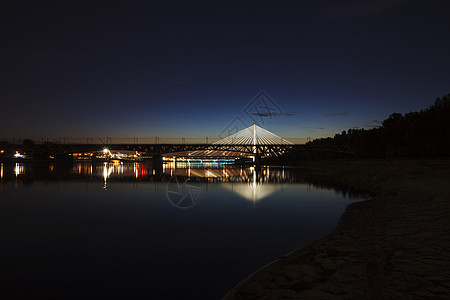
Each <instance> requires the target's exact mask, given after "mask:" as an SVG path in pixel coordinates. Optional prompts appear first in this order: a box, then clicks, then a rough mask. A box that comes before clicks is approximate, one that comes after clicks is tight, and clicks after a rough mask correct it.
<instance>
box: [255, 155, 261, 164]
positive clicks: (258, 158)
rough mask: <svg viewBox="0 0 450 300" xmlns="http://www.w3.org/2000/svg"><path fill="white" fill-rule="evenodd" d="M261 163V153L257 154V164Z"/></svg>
mask: <svg viewBox="0 0 450 300" xmlns="http://www.w3.org/2000/svg"><path fill="white" fill-rule="evenodd" d="M260 164H261V154H258V153H257V154H255V165H260Z"/></svg>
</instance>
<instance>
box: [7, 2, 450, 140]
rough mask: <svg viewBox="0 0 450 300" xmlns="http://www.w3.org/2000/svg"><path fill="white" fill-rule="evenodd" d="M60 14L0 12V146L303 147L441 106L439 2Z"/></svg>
mask: <svg viewBox="0 0 450 300" xmlns="http://www.w3.org/2000/svg"><path fill="white" fill-rule="evenodd" d="M69 2H70V3H69ZM69 2H67V1H60V2H59V4H51V5H50V4H49V5H46V4H44V2H41V1H33V2H23V1H10V3H9V4H8V5H7V6H5V5H4V4H3V5H2V9H1V13H0V14H1V18H0V22H1V29H0V32H1V43H0V57H1V58H0V64H1V65H0V66H1V83H0V84H1V88H0V99H1V116H0V118H1V119H0V128H1V131H0V138H12V137H21V138H36V139H37V138H41V137H46V138H50V139H51V138H58V137H71V138H85V137H93V138H96V137H99V136H101V137H105V136H111V137H113V138H131V139H132V138H133V137H140V138H142V139H143V138H144V137H147V138H154V137H155V136H159V137H160V139H161V140H164V139H166V140H167V141H169V140H170V139H173V140H177V141H178V140H179V139H181V137H185V138H186V142H190V141H194V140H205V137H206V136H208V137H209V140H210V141H214V140H215V139H218V137H219V136H223V135H224V132H226V131H227V130H233V128H236V126H235V124H237V127H239V126H240V128H241V127H242V126H244V125H251V123H253V122H254V121H256V122H257V123H259V124H260V125H261V126H263V127H265V128H266V129H268V130H270V131H272V132H274V133H276V134H278V135H281V136H283V137H285V138H287V139H290V140H292V141H293V142H304V140H305V138H307V137H311V138H316V137H323V136H330V135H331V136H332V135H334V134H335V133H337V132H340V131H342V130H344V129H348V128H371V127H372V126H377V125H379V121H382V120H384V119H385V118H387V117H388V116H389V115H390V114H391V113H393V112H400V113H405V112H409V111H417V110H420V109H422V108H426V107H428V106H429V105H430V104H432V102H433V101H434V99H435V98H436V97H440V96H443V95H444V94H447V93H449V92H450V71H449V70H450V23H449V15H450V13H449V12H450V10H449V8H450V5H449V4H446V2H447V1H408V0H389V1H385V0H382V1H375V0H373V1H364V0H363V1H310V2H306V1H298V2H299V3H301V4H298V3H297V4H288V3H280V2H272V4H242V3H240V4H235V5H232V4H222V5H219V4H218V3H215V2H210V3H209V4H194V3H193V2H190V1H188V2H184V4H177V3H167V4H165V5H164V4H150V2H144V1H142V2H134V3H127V2H125V1H123V2H121V3H118V2H115V3H116V4H112V3H113V2H112V1H108V2H104V3H103V4H93V3H94V2H89V3H85V4H83V3H82V2H80V1H69ZM258 95H260V96H261V95H263V96H264V95H267V96H268V97H269V98H264V99H265V100H262V101H263V102H265V103H266V104H268V105H267V106H261V103H263V102H261V99H260V98H258V97H257V96H258ZM255 97H256V98H255ZM269 106H270V110H265V109H266V108H267V107H269ZM233 122H234V123H233Z"/></svg>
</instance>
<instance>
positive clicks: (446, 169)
mask: <svg viewBox="0 0 450 300" xmlns="http://www.w3.org/2000/svg"><path fill="white" fill-rule="evenodd" d="M303 167H305V168H315V169H317V170H321V171H322V172H324V173H325V174H327V175H329V176H332V177H333V178H336V179H338V180H340V181H342V182H344V183H346V184H349V185H351V186H353V187H355V188H359V189H365V190H368V191H370V192H373V193H375V194H376V195H377V196H376V197H375V198H373V199H371V200H366V201H362V202H357V203H353V204H350V205H349V206H348V207H347V209H346V212H345V213H344V214H343V216H342V217H341V219H340V222H339V224H338V226H337V227H336V229H335V230H334V231H333V232H331V233H330V234H329V235H327V236H325V237H323V238H321V239H319V240H317V241H315V242H313V243H311V244H309V245H308V246H306V247H304V248H302V249H299V250H297V251H295V252H293V253H291V254H289V255H287V256H286V257H283V258H280V259H278V260H277V261H275V262H274V263H272V264H270V265H268V266H265V267H264V268H262V269H260V270H259V271H257V272H256V273H254V274H253V275H251V276H249V277H248V278H246V279H245V280H243V281H242V282H241V283H240V284H239V285H237V286H236V287H234V288H233V289H232V290H231V291H230V292H229V293H228V294H227V295H226V296H225V298H224V299H227V300H229V299H449V298H450V221H449V220H450V187H449V186H450V185H449V183H450V161H425V160H421V161H384V160H380V161H320V162H305V163H304V164H303Z"/></svg>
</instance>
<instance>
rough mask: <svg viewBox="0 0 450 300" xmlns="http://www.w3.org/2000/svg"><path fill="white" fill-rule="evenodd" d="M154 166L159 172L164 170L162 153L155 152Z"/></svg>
mask: <svg viewBox="0 0 450 300" xmlns="http://www.w3.org/2000/svg"><path fill="white" fill-rule="evenodd" d="M152 168H153V169H155V170H156V171H157V172H158V171H160V170H161V171H162V168H163V160H162V156H161V154H155V155H153V158H152Z"/></svg>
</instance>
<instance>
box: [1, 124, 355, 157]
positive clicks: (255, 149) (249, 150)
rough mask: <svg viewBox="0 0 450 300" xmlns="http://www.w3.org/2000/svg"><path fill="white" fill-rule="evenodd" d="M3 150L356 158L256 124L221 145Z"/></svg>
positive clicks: (15, 146) (346, 150)
mask: <svg viewBox="0 0 450 300" xmlns="http://www.w3.org/2000/svg"><path fill="white" fill-rule="evenodd" d="M2 148H3V149H10V150H14V151H21V152H29V153H36V152H40V153H46V154H49V155H53V156H58V155H68V154H71V153H78V152H96V151H102V150H103V149H105V148H107V149H109V150H123V151H126V150H129V151H130V150H131V151H138V152H141V153H146V154H147V155H150V156H153V157H160V156H162V155H168V154H178V155H189V156H191V157H229V156H251V157H254V158H255V159H256V160H258V159H260V158H261V157H277V156H280V155H283V154H285V153H287V152H289V151H294V150H308V151H327V152H338V153H348V154H353V153H355V152H356V151H355V150H354V149H353V148H352V147H351V146H350V145H342V146H340V145H309V144H294V143H292V142H290V141H288V140H286V139H284V138H282V137H280V136H278V135H276V134H274V133H272V132H270V131H268V130H266V129H264V128H262V127H260V126H258V125H256V124H253V125H252V126H250V127H248V128H245V129H243V130H241V131H239V132H236V133H234V134H231V135H229V136H227V137H225V138H223V139H221V140H219V141H217V142H214V143H211V144H208V143H198V144H197V143H196V144H169V143H167V144H160V143H154V144H137V143H133V144H93V143H90V144H89V143H86V144H58V143H43V144H25V145H23V144H4V145H3V146H2Z"/></svg>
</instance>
